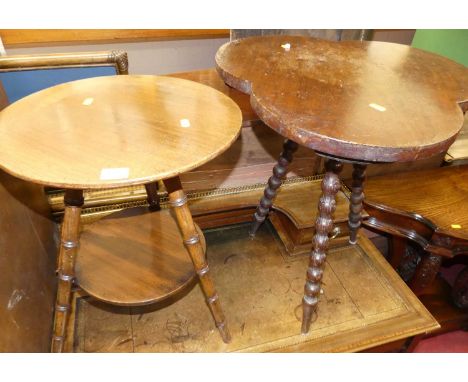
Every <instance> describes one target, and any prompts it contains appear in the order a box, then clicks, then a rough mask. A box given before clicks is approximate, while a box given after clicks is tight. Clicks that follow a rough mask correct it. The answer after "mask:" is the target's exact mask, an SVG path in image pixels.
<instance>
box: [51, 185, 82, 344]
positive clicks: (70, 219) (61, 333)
mask: <svg viewBox="0 0 468 382" xmlns="http://www.w3.org/2000/svg"><path fill="white" fill-rule="evenodd" d="M83 202H84V199H83V191H82V190H66V191H65V215H64V218H63V223H62V231H61V234H60V250H59V258H58V270H57V273H58V288H57V299H56V304H55V317H54V331H53V337H52V345H51V351H52V352H54V353H60V352H62V350H63V344H64V340H65V330H66V326H67V319H68V315H69V313H70V299H71V288H72V284H73V279H74V276H75V258H76V253H77V251H78V243H79V230H80V213H81V206H82V205H83Z"/></svg>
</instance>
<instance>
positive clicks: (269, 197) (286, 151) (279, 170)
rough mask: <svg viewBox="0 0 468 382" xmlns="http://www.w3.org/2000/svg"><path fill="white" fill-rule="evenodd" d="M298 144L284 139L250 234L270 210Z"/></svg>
mask: <svg viewBox="0 0 468 382" xmlns="http://www.w3.org/2000/svg"><path fill="white" fill-rule="evenodd" d="M298 147H299V145H298V144H297V143H296V142H293V141H291V140H289V139H287V140H285V141H284V144H283V152H282V153H281V154H280V157H279V159H278V163H277V164H276V165H275V167H273V175H272V176H271V177H270V179H268V185H267V186H266V188H265V191H264V194H263V197H262V198H261V199H260V204H259V205H258V207H257V210H256V211H255V213H254V216H253V223H252V227H251V229H250V236H255V234H256V233H257V231H258V229H259V228H260V225H261V224H262V223H263V222H264V221H265V218H266V216H267V215H268V213H269V212H270V209H271V206H272V205H273V200H274V199H275V197H276V192H277V190H278V188H279V187H280V186H281V183H282V181H283V179H284V178H285V177H286V174H287V172H288V166H289V165H290V164H291V162H292V160H293V154H294V152H295V151H296V150H297V149H298Z"/></svg>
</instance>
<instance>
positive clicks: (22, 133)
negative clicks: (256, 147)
mask: <svg viewBox="0 0 468 382" xmlns="http://www.w3.org/2000/svg"><path fill="white" fill-rule="evenodd" d="M241 123H242V115H241V112H240V109H239V107H238V106H237V105H236V104H235V103H234V101H232V100H231V99H230V98H229V97H227V96H226V95H224V94H222V93H221V92H219V91H217V90H215V89H212V88H210V87H208V86H205V85H201V84H198V83H195V82H192V81H187V80H183V79H177V78H171V77H160V76H147V75H144V76H140V75H138V76H137V75H128V76H127V75H125V76H111V77H95V78H89V79H85V80H78V81H73V82H68V83H64V84H61V85H58V86H55V87H52V88H48V89H45V90H42V91H40V92H37V93H34V94H31V95H29V96H27V97H25V98H23V99H21V100H19V101H17V102H15V103H13V104H11V105H10V106H8V107H7V108H6V109H4V110H3V111H2V112H0V168H2V169H4V170H5V171H7V172H9V173H10V174H12V175H14V176H17V177H19V178H22V179H25V180H28V181H32V182H35V183H39V184H43V185H48V186H53V187H64V188H77V189H93V188H113V187H119V186H125V185H135V184H144V183H148V182H153V181H156V180H159V179H164V178H168V177H171V176H175V175H178V174H180V173H183V172H185V171H188V170H191V169H193V168H195V167H198V166H200V165H201V164H203V163H205V162H208V161H209V160H210V159H212V158H214V157H216V156H217V155H218V154H220V153H222V152H223V151H224V150H226V149H227V148H228V147H229V146H230V145H231V144H232V143H233V141H234V140H235V139H236V138H237V136H238V135H239V133H240V128H241Z"/></svg>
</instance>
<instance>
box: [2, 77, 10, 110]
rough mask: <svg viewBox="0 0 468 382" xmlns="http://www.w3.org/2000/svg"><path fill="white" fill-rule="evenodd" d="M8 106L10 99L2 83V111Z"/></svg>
mask: <svg viewBox="0 0 468 382" xmlns="http://www.w3.org/2000/svg"><path fill="white" fill-rule="evenodd" d="M7 105H8V97H7V95H6V93H5V89H4V88H3V85H2V82H1V81H0V110H2V109H4V108H6V107H7Z"/></svg>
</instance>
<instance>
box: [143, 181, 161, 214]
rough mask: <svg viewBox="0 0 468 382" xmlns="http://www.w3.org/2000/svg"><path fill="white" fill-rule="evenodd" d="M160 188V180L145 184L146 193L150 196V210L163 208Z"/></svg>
mask: <svg viewBox="0 0 468 382" xmlns="http://www.w3.org/2000/svg"><path fill="white" fill-rule="evenodd" d="M158 188H159V187H158V182H153V183H147V184H145V189H146V195H147V196H148V198H147V199H146V200H147V201H148V204H149V207H148V208H149V210H150V211H159V210H160V209H161V206H160V205H159V195H158Z"/></svg>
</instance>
